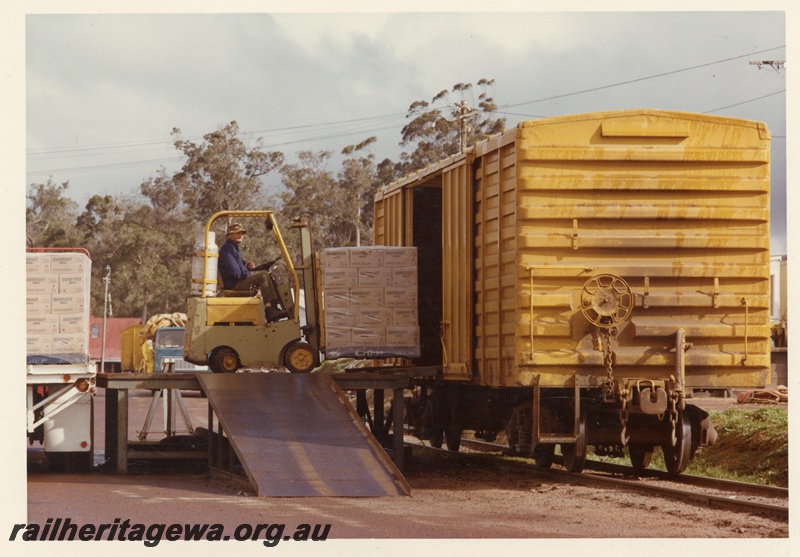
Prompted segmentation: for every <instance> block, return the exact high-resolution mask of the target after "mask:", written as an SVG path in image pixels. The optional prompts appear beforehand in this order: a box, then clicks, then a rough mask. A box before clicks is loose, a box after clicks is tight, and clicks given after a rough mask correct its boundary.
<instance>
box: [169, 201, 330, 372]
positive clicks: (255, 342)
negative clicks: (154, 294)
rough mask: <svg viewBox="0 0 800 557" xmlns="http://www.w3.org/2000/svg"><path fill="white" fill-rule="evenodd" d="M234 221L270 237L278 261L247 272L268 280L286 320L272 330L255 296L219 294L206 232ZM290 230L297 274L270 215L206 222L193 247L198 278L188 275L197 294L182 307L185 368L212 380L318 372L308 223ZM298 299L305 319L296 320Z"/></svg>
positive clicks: (228, 215) (222, 215) (224, 215)
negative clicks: (279, 371)
mask: <svg viewBox="0 0 800 557" xmlns="http://www.w3.org/2000/svg"><path fill="white" fill-rule="evenodd" d="M234 218H260V219H264V221H263V222H264V225H265V228H266V232H267V233H272V234H273V235H274V237H275V240H276V242H277V245H278V248H279V250H280V256H279V257H278V259H276V260H274V261H270V262H267V263H264V264H262V265H258V266H257V267H255V268H254V269H253V271H264V272H267V273H268V274H269V276H270V280H271V281H272V285H273V287H274V290H275V292H277V293H278V298H279V300H278V303H279V305H280V307H281V309H282V310H283V311H285V313H286V317H285V318H284V319H281V320H278V321H273V322H270V321H269V320H268V319H267V317H266V315H265V305H264V300H263V299H262V295H261V293H260V292H258V291H257V290H256V291H252V292H242V291H228V290H224V289H222V286H223V285H222V281H221V277H220V276H219V274H218V272H217V271H216V269H217V265H216V263H217V258H218V255H217V250H216V245H215V244H214V241H213V240H212V237H213V234H211V231H212V227H213V225H214V223H215V222H216V221H218V220H220V219H225V220H226V221H228V222H229V221H230V220H231V219H234ZM290 228H293V229H295V230H297V231H298V232H299V233H300V246H301V247H300V259H301V264H300V265H297V266H296V265H295V264H294V262H293V261H292V257H291V255H290V254H289V252H288V250H287V248H286V243H285V242H284V240H283V236H282V235H281V231H280V228H279V227H278V223H277V222H276V220H275V215H274V213H273V212H272V211H220V212H218V213H216V214H215V215H213V216H212V217H211V218H210V219H209V220H208V222H207V223H206V227H205V236H204V242H202V245H201V246H200V245H199V244H200V242H199V241H198V245H196V246H195V254H194V258H195V261H194V263H195V264H196V266H197V268H198V269H199V268H202V274H201V275H200V277H197V276H195V275H196V274H200V273H199V272H198V273H193V277H192V281H193V282H198V281H199V282H200V283H201V287H200V288H198V289H193V290H192V296H190V297H189V300H188V307H187V312H186V315H187V322H186V334H185V336H184V345H183V358H184V360H186V361H187V362H191V363H193V364H196V365H207V366H208V367H209V369H210V370H211V371H212V372H214V373H234V372H236V371H237V370H239V369H241V368H280V367H285V368H286V369H288V370H289V371H290V372H292V373H309V372H311V371H312V370H313V369H314V368H316V367H317V366H318V365H319V362H320V332H319V327H318V322H319V319H318V311H317V296H316V283H315V280H314V277H315V270H314V258H313V255H312V252H311V235H310V232H309V226H308V220H307V219H295V220H293V221H292V224H291V226H290ZM198 240H199V239H198ZM198 246H199V249H198ZM200 263H202V267H201V265H200ZM193 267H194V265H193ZM303 298H304V300H303V301H304V305H305V311H304V314H305V315H304V316H302V317H303V318H304V319H302V318H301V315H300V309H301V303H300V302H301V299H303Z"/></svg>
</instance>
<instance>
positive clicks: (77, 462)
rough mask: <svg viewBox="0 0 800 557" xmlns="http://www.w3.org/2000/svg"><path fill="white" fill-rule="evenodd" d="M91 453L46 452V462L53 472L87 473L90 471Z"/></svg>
mask: <svg viewBox="0 0 800 557" xmlns="http://www.w3.org/2000/svg"><path fill="white" fill-rule="evenodd" d="M93 457H94V455H93V453H92V452H91V451H88V452H84V451H74V452H65V453H47V462H48V465H49V467H50V469H51V470H52V471H53V472H57V473H65V474H88V473H89V472H91V471H92V465H93Z"/></svg>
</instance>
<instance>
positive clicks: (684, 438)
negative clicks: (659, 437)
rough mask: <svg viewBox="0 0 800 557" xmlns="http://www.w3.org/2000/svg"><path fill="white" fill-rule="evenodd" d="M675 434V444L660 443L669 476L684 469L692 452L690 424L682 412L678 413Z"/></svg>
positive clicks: (675, 474)
mask: <svg viewBox="0 0 800 557" xmlns="http://www.w3.org/2000/svg"><path fill="white" fill-rule="evenodd" d="M675 436H676V437H677V441H676V442H675V446H671V445H669V444H666V443H665V444H663V445H661V449H662V450H663V451H664V463H665V464H666V465H667V472H668V473H669V474H670V476H677V475H678V474H680V473H681V472H683V471H684V470H686V467H687V466H688V465H689V458H690V457H691V454H692V425H691V423H690V422H689V419H688V418H687V417H686V415H685V414H684V413H683V412H681V413H680V414H678V423H676V424H675Z"/></svg>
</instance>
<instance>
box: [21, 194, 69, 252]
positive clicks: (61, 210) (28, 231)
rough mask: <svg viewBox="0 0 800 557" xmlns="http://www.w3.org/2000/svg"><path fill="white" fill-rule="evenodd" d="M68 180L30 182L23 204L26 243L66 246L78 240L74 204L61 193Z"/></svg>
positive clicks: (42, 245) (40, 245)
mask: <svg viewBox="0 0 800 557" xmlns="http://www.w3.org/2000/svg"><path fill="white" fill-rule="evenodd" d="M68 188H69V182H63V183H61V184H55V183H54V182H53V180H52V179H48V180H47V183H45V184H31V185H30V186H29V188H28V197H27V207H26V208H25V241H26V245H27V246H28V247H69V246H73V245H74V244H75V242H77V241H78V239H77V234H76V230H75V219H76V218H77V213H78V204H77V203H75V202H74V201H72V200H71V199H68V198H66V197H64V194H65V193H66V191H67V189H68Z"/></svg>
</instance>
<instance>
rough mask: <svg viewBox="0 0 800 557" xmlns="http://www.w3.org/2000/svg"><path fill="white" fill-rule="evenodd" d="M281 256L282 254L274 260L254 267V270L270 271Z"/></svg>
mask: <svg viewBox="0 0 800 557" xmlns="http://www.w3.org/2000/svg"><path fill="white" fill-rule="evenodd" d="M280 258H281V256H280V255H279V256H278V257H276V258H275V259H273V260H272V261H267V262H266V263H262V264H261V265H259V266H258V267H253V271H269V269H270V267H272V266H273V265H274V264H275V262H276V261H278V259H280Z"/></svg>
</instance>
